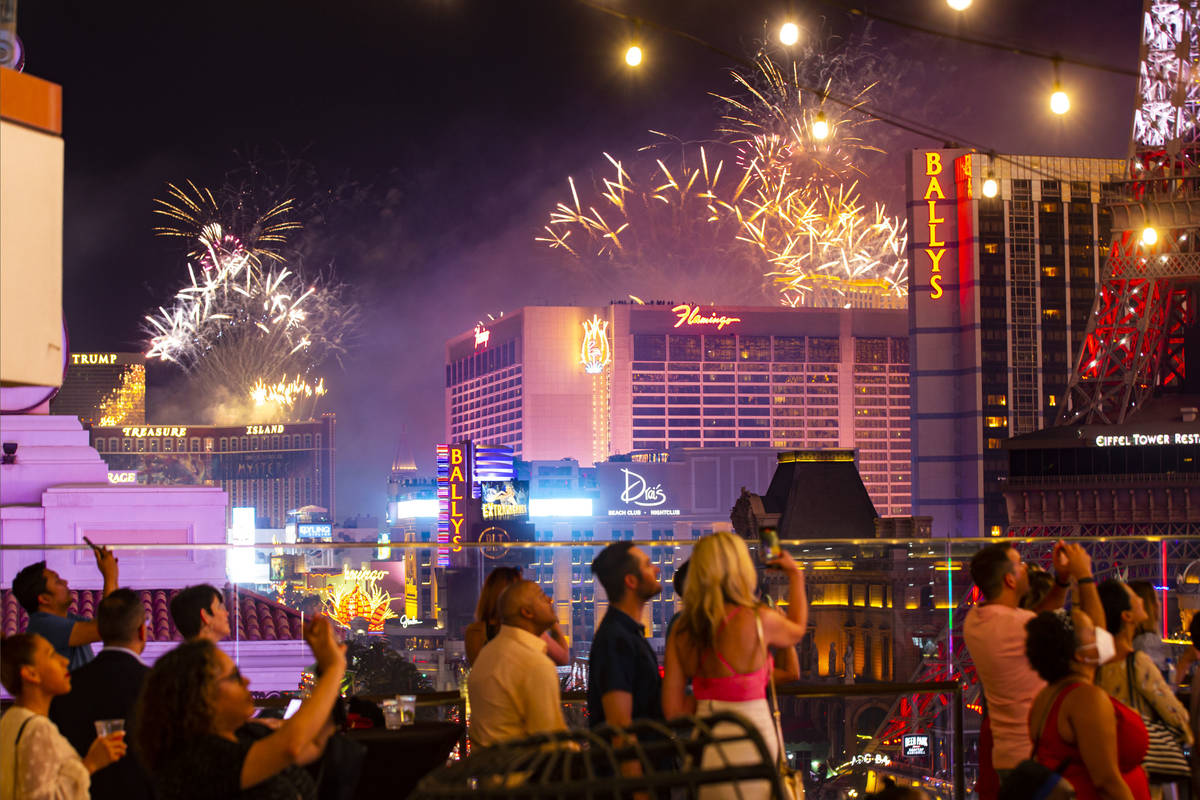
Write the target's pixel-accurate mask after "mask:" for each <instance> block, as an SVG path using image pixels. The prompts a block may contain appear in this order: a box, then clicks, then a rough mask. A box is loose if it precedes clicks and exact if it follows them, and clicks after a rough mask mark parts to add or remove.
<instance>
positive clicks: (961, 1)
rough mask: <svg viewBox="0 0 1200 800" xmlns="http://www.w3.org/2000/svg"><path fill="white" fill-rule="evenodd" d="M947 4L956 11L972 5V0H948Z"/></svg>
mask: <svg viewBox="0 0 1200 800" xmlns="http://www.w3.org/2000/svg"><path fill="white" fill-rule="evenodd" d="M946 5H948V6H950V7H951V8H953V9H954V10H955V11H966V10H967V9H968V8H970V7H971V0H946Z"/></svg>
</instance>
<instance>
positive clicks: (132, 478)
mask: <svg viewBox="0 0 1200 800" xmlns="http://www.w3.org/2000/svg"><path fill="white" fill-rule="evenodd" d="M108 482H109V483H111V484H113V485H115V486H122V485H128V484H131V483H137V470H132V469H122V470H116V471H113V472H109V473H108Z"/></svg>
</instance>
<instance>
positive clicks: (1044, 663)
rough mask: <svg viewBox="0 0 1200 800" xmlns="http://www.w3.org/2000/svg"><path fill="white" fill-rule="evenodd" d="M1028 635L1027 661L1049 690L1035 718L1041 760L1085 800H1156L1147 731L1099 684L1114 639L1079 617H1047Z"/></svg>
mask: <svg viewBox="0 0 1200 800" xmlns="http://www.w3.org/2000/svg"><path fill="white" fill-rule="evenodd" d="M1025 632H1026V639H1025V654H1026V656H1027V657H1028V658H1029V663H1030V665H1032V666H1033V668H1034V670H1036V671H1037V673H1038V675H1040V676H1041V678H1042V680H1044V681H1046V683H1047V684H1048V685H1047V686H1046V687H1045V688H1044V689H1042V690H1041V691H1040V692H1038V694H1037V696H1036V697H1034V699H1033V706H1032V708H1031V709H1030V711H1029V737H1030V739H1032V740H1033V743H1034V744H1033V758H1034V759H1036V760H1037V761H1038V762H1039V763H1041V764H1042V765H1043V766H1046V767H1049V768H1050V769H1056V770H1060V772H1061V774H1062V776H1063V777H1064V778H1066V779H1067V782H1068V783H1070V784H1071V786H1072V787H1074V789H1075V794H1076V797H1077V798H1078V800H1097V799H1098V798H1104V799H1105V800H1149V798H1150V787H1149V785H1148V783H1147V782H1146V773H1145V771H1144V770H1143V769H1142V759H1143V758H1145V757H1146V747H1147V746H1148V743H1149V739H1148V738H1147V736H1146V726H1145V725H1143V724H1142V718H1141V717H1140V716H1138V714H1137V712H1136V711H1133V710H1132V709H1130V708H1128V707H1127V706H1125V705H1124V704H1122V703H1121V702H1120V701H1118V700H1117V699H1116V698H1114V697H1111V696H1110V695H1109V694H1108V693H1107V692H1105V691H1104V690H1103V689H1101V688H1100V687H1099V686H1096V685H1095V683H1094V681H1095V676H1096V668H1097V667H1099V666H1100V664H1102V663H1104V662H1106V661H1108V660H1110V659H1111V658H1112V655H1113V644H1112V635H1111V634H1110V633H1109V632H1108V631H1106V630H1104V629H1103V628H1099V627H1097V626H1096V625H1094V624H1093V623H1092V620H1091V618H1089V617H1088V615H1087V614H1085V613H1083V612H1082V611H1079V610H1073V611H1071V612H1070V613H1067V612H1065V611H1043V612H1042V613H1040V614H1038V615H1037V616H1036V617H1034V618H1033V619H1031V620H1029V622H1028V623H1026V625H1025ZM1001 796H1004V795H1003V790H1002V793H1001Z"/></svg>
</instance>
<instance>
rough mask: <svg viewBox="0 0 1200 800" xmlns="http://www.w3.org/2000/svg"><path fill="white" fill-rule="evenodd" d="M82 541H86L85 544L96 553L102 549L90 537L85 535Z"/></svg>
mask: <svg viewBox="0 0 1200 800" xmlns="http://www.w3.org/2000/svg"><path fill="white" fill-rule="evenodd" d="M83 541H84V542H86V543H87V546H88V547H90V548H92V550H93V551H95V552H97V553H98V552H100V550H101V549H102V548H101V547H100V545H98V544H96V543H95V542H93V541H92V540H91V539H89V538H88V537H86V536H85V537H83Z"/></svg>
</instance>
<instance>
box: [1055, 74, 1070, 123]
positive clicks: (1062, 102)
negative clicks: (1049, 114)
mask: <svg viewBox="0 0 1200 800" xmlns="http://www.w3.org/2000/svg"><path fill="white" fill-rule="evenodd" d="M1050 110H1051V111H1053V112H1054V113H1055V114H1058V115H1059V116H1062V115H1063V114H1065V113H1067V112H1068V111H1070V110H1071V98H1069V97H1067V93H1066V92H1064V91H1063V88H1062V84H1061V83H1059V82H1058V81H1055V82H1054V94H1052V95H1050Z"/></svg>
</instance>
